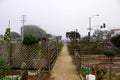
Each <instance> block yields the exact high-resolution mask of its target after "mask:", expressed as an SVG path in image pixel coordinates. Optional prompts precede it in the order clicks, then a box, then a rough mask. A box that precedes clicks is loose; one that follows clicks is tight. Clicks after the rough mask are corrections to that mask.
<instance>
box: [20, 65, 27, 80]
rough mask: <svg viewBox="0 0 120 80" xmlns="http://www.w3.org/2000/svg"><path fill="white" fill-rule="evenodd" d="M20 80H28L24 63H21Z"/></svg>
mask: <svg viewBox="0 0 120 80" xmlns="http://www.w3.org/2000/svg"><path fill="white" fill-rule="evenodd" d="M21 67H22V79H21V80H28V70H27V69H28V68H27V65H26V63H22V66H21Z"/></svg>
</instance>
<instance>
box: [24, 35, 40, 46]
mask: <svg viewBox="0 0 120 80" xmlns="http://www.w3.org/2000/svg"><path fill="white" fill-rule="evenodd" d="M36 43H39V40H38V39H37V38H36V37H34V36H33V35H26V36H25V37H24V39H23V44H24V45H32V44H36Z"/></svg>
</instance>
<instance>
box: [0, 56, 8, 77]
mask: <svg viewBox="0 0 120 80" xmlns="http://www.w3.org/2000/svg"><path fill="white" fill-rule="evenodd" d="M9 69H10V65H8V64H6V63H5V62H4V61H3V59H2V58H0V79H1V78H2V77H3V75H4V71H5V70H9Z"/></svg>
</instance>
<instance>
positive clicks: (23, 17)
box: [21, 15, 26, 40]
mask: <svg viewBox="0 0 120 80" xmlns="http://www.w3.org/2000/svg"><path fill="white" fill-rule="evenodd" d="M25 18H26V15H22V20H21V21H22V27H21V38H22V40H23V38H24V25H25V21H26V20H25Z"/></svg>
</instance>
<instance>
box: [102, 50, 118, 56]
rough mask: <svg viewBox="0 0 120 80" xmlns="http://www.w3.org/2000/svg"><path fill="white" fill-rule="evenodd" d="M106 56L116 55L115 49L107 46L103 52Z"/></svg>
mask: <svg viewBox="0 0 120 80" xmlns="http://www.w3.org/2000/svg"><path fill="white" fill-rule="evenodd" d="M103 53H104V54H105V55H106V56H107V57H113V56H115V55H116V51H115V50H114V49H111V48H108V49H105V50H104V52H103Z"/></svg>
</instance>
